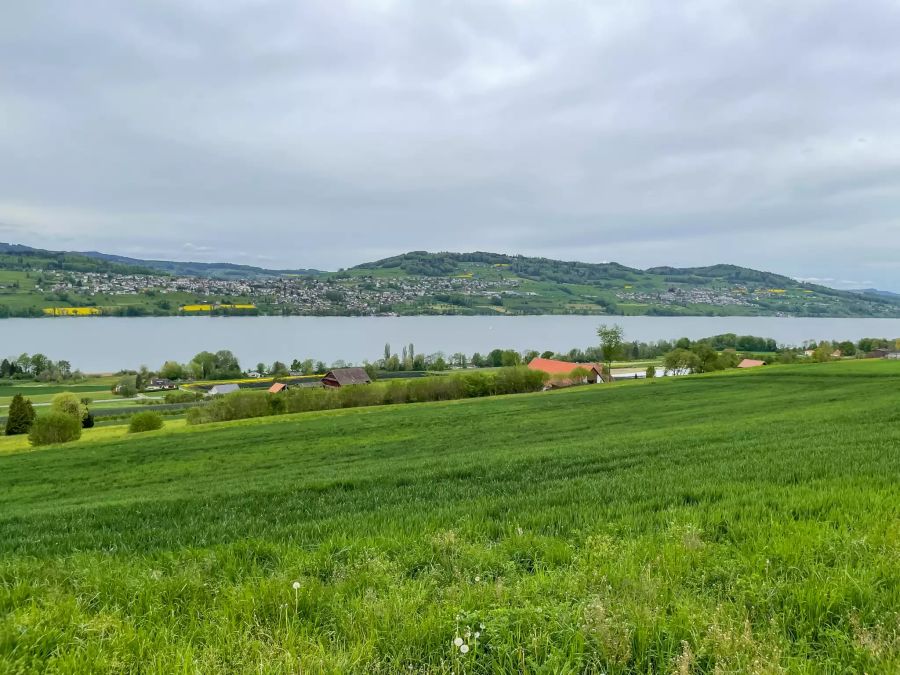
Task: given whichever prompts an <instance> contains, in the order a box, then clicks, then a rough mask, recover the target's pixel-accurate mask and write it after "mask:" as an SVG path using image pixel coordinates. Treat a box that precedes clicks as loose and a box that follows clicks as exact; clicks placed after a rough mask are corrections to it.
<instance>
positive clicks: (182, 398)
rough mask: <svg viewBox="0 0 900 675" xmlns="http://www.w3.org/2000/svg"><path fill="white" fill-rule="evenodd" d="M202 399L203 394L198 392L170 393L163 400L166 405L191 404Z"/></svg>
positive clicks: (182, 391)
mask: <svg viewBox="0 0 900 675" xmlns="http://www.w3.org/2000/svg"><path fill="white" fill-rule="evenodd" d="M202 398H203V394H202V393H200V392H198V391H184V390H181V391H170V392H169V393H167V394H166V395H165V396H164V397H163V400H164V401H165V402H166V403H193V402H194V401H199V400H200V399H202Z"/></svg>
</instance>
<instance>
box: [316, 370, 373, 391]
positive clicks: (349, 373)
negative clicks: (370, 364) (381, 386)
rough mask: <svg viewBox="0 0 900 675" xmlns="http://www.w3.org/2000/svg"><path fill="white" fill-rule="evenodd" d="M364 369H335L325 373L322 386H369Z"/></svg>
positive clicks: (367, 375) (367, 376)
mask: <svg viewBox="0 0 900 675" xmlns="http://www.w3.org/2000/svg"><path fill="white" fill-rule="evenodd" d="M371 382H372V380H371V379H370V378H369V374H368V373H367V372H366V369H365V368H335V369H334V370H330V371H328V372H327V373H325V377H323V378H322V384H323V385H324V386H326V387H348V386H352V385H354V384H371Z"/></svg>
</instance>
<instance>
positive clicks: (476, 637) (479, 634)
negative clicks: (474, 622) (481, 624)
mask: <svg viewBox="0 0 900 675" xmlns="http://www.w3.org/2000/svg"><path fill="white" fill-rule="evenodd" d="M480 637H481V633H479V632H478V631H477V630H476V631H475V639H476V640H477V639H478V638H480Z"/></svg>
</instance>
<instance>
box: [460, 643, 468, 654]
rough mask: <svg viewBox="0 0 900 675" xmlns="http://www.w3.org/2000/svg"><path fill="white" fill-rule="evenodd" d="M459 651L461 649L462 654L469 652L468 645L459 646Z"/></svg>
mask: <svg viewBox="0 0 900 675" xmlns="http://www.w3.org/2000/svg"><path fill="white" fill-rule="evenodd" d="M459 651H461V652H462V653H463V654H468V653H469V645H462V646H460V648H459Z"/></svg>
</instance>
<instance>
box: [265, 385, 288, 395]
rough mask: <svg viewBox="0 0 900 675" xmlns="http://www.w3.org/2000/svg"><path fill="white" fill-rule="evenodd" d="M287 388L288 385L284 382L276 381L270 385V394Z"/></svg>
mask: <svg viewBox="0 0 900 675" xmlns="http://www.w3.org/2000/svg"><path fill="white" fill-rule="evenodd" d="M286 388H287V385H286V384H285V383H284V382H276V383H275V384H273V385H272V386H271V387H269V393H270V394H277V393H278V392H279V391H283V390H284V389H286Z"/></svg>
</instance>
